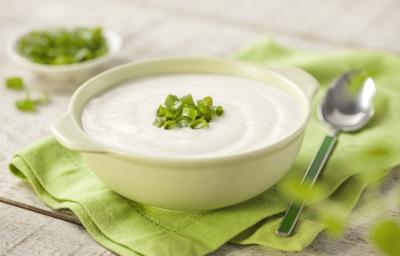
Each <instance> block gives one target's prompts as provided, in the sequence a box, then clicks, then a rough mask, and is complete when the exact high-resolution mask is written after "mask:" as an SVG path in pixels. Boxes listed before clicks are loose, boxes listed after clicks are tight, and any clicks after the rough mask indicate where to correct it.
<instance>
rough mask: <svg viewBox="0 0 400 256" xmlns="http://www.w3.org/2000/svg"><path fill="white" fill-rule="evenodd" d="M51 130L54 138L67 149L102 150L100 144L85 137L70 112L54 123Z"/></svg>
mask: <svg viewBox="0 0 400 256" xmlns="http://www.w3.org/2000/svg"><path fill="white" fill-rule="evenodd" d="M52 132H53V135H54V137H55V138H56V140H57V141H58V142H59V143H60V144H62V145H63V146H64V147H66V148H68V149H71V150H76V151H84V152H104V150H103V149H102V147H101V145H98V144H96V143H95V142H94V141H92V140H91V139H90V138H88V137H87V135H86V134H85V133H84V132H83V131H82V129H81V128H80V127H79V125H78V123H77V122H76V120H75V118H74V117H73V115H72V114H71V113H67V114H66V115H65V116H63V117H62V118H61V119H60V120H59V121H57V122H56V123H54V124H53V126H52Z"/></svg>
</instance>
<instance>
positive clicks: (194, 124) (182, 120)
mask: <svg viewBox="0 0 400 256" xmlns="http://www.w3.org/2000/svg"><path fill="white" fill-rule="evenodd" d="M196 103H197V104H196ZM196 103H195V101H194V100H193V97H192V95H191V94H188V95H185V96H183V97H180V98H178V97H177V96H176V95H173V94H169V95H168V96H167V97H166V98H165V100H164V104H163V105H160V106H159V107H158V108H157V111H156V119H155V120H154V121H153V125H154V126H156V127H159V128H161V127H163V128H164V129H166V130H169V129H174V128H177V127H179V128H183V127H190V128H192V129H202V128H205V127H207V126H208V123H209V122H211V120H213V118H214V117H215V116H221V115H223V113H224V109H223V108H222V107H221V106H213V99H212V97H210V96H206V97H204V98H203V99H201V100H197V101H196Z"/></svg>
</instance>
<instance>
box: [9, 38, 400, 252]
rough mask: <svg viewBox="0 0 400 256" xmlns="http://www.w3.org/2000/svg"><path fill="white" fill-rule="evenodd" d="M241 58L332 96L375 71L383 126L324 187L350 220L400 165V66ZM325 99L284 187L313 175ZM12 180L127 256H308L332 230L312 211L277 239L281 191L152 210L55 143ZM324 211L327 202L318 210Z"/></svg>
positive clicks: (342, 153) (48, 141) (334, 58)
mask: <svg viewBox="0 0 400 256" xmlns="http://www.w3.org/2000/svg"><path fill="white" fill-rule="evenodd" d="M238 58H240V59H242V60H245V61H249V62H252V63H258V64H260V65H265V64H267V65H280V66H281V65H291V66H297V67H300V68H303V69H305V70H307V71H308V72H310V73H311V74H312V75H314V76H315V77H316V78H317V79H318V80H319V82H320V83H321V85H322V87H326V86H327V85H328V84H329V83H330V82H331V81H332V80H333V79H334V78H335V77H336V76H338V75H339V74H340V73H342V72H343V71H346V70H348V69H351V68H359V69H363V70H366V71H368V72H369V73H370V74H371V75H372V76H373V77H374V78H375V79H376V83H377V86H378V88H377V96H376V100H375V104H376V116H375V117H374V118H373V120H371V122H370V123H369V124H368V125H367V126H366V128H365V129H364V130H362V132H358V133H352V134H345V133H343V134H341V135H340V138H339V142H338V145H337V147H336V149H335V152H334V154H333V155H332V157H331V159H330V161H329V163H328V166H327V168H326V169H325V171H324V173H323V175H322V177H321V179H320V181H319V182H320V184H324V185H325V187H326V188H327V189H326V191H325V192H324V194H323V196H322V197H321V199H322V198H323V197H328V196H329V198H330V199H332V200H335V201H336V202H340V203H341V204H342V206H343V209H345V211H346V212H347V213H350V211H351V209H352V208H353V206H354V204H355V203H356V201H357V199H358V197H359V195H360V194H361V192H362V191H363V189H364V188H365V187H366V186H367V185H368V183H369V182H371V178H369V177H371V175H372V176H373V177H381V176H383V175H385V174H386V173H387V172H388V171H389V170H390V169H391V168H392V167H394V166H396V165H398V164H399V163H400V154H399V153H398V152H399V149H400V136H399V135H398V133H399V131H400V114H399V111H400V72H399V71H400V58H398V57H396V56H392V55H389V54H386V53H378V52H368V51H361V50H358V51H341V52H329V53H311V52H300V51H294V50H289V49H285V48H282V47H280V46H279V45H276V44H275V43H273V42H272V41H265V42H262V43H259V44H258V45H255V46H253V47H251V48H250V49H248V50H245V51H244V52H242V53H241V54H239V55H238ZM323 93H324V89H323V90H321V91H320V92H319V94H318V95H317V98H316V99H315V100H314V103H313V104H314V111H313V115H312V118H311V121H310V124H309V126H308V128H307V131H306V135H305V139H304V144H303V146H302V149H301V152H300V154H299V157H298V159H297V160H296V162H295V164H294V166H293V167H292V168H291V170H290V172H289V173H288V175H287V176H285V178H284V179H290V177H293V176H294V177H301V176H302V175H303V173H304V171H305V170H306V168H307V166H308V164H309V162H310V161H311V160H312V158H313V156H314V154H315V153H316V151H317V149H318V147H319V145H320V143H321V142H322V139H323V137H324V135H325V134H326V133H327V132H328V130H327V129H326V127H325V126H324V125H323V124H321V123H320V121H318V119H317V117H316V114H315V112H316V111H315V109H316V106H317V104H318V102H320V99H321V96H322V95H323ZM10 170H11V171H12V172H13V173H14V174H15V175H16V176H17V177H19V178H21V179H23V180H25V181H27V182H29V183H30V184H31V185H32V187H33V189H34V190H35V192H36V194H37V195H38V197H40V198H41V199H42V200H43V201H44V202H46V203H47V204H48V205H49V206H50V207H52V208H55V209H60V208H68V209H70V210H72V211H73V212H74V213H75V214H76V215H77V216H78V218H79V219H80V220H81V222H82V223H83V225H84V226H85V228H86V229H87V231H88V232H89V233H90V234H91V236H92V237H93V238H94V239H95V240H96V241H98V242H99V243H100V244H102V245H103V246H105V247H106V248H108V249H110V250H112V251H114V252H116V253H118V254H121V255H174V256H179V255H192V256H196V255H204V254H207V253H209V252H212V251H214V250H216V249H217V248H218V247H220V246H222V245H223V244H224V243H226V242H228V241H231V242H233V243H238V244H259V245H263V246H267V247H271V248H276V249H280V250H285V251H300V250H302V249H303V248H304V247H305V246H307V245H309V244H310V243H311V242H312V240H313V239H314V238H315V237H316V236H317V234H318V233H319V232H321V231H322V230H323V229H324V225H323V224H322V223H320V222H318V221H317V220H316V219H314V218H313V215H312V214H311V213H310V212H307V211H306V212H305V213H304V214H303V215H302V219H301V221H300V223H299V225H298V228H297V230H296V234H295V235H294V236H293V237H290V238H279V237H276V236H275V235H274V232H275V230H276V228H277V226H278V224H279V222H280V219H281V217H282V213H283V212H284V210H285V209H286V208H287V206H288V201H287V200H286V199H285V198H283V197H282V196H281V195H280V194H279V193H278V191H277V189H276V187H273V188H271V189H269V190H267V191H266V192H264V193H263V194H261V195H259V196H257V197H256V198H253V199H251V200H249V201H247V202H244V203H242V204H239V205H236V206H232V207H229V208H225V209H222V210H218V211H215V212H211V213H204V214H176V213H169V212H163V211H159V210H155V209H152V208H148V207H144V206H142V205H140V204H137V203H135V202H133V201H130V200H128V199H125V198H123V197H121V196H119V195H117V194H116V193H114V192H112V191H111V190H109V189H108V188H106V187H105V186H104V185H103V184H102V183H101V182H100V181H99V180H98V179H97V178H96V176H95V175H94V174H93V173H92V172H91V171H90V170H89V168H88V167H87V166H86V164H85V163H84V162H83V161H82V158H81V156H80V154H79V153H77V152H72V151H69V150H67V149H65V148H64V147H62V146H61V145H60V144H58V143H57V142H56V141H55V140H54V138H51V137H49V138H45V139H43V140H41V141H39V142H37V143H35V144H33V145H31V146H29V147H28V148H26V149H24V150H22V151H20V152H19V153H18V154H16V155H15V157H14V159H13V160H12V163H11V164H10ZM227 178H229V177H227ZM321 203H323V200H322V201H321V200H319V201H318V202H316V204H321Z"/></svg>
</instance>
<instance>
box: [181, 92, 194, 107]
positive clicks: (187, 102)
mask: <svg viewBox="0 0 400 256" xmlns="http://www.w3.org/2000/svg"><path fill="white" fill-rule="evenodd" d="M180 100H181V101H182V103H183V104H184V105H187V106H193V105H194V101H193V97H192V94H188V95H186V96H183V97H182V98H181V99H180Z"/></svg>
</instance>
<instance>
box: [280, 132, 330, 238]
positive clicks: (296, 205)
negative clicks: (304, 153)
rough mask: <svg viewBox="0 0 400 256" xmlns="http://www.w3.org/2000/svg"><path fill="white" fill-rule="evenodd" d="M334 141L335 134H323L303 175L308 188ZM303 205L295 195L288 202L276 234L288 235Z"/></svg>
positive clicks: (327, 156) (313, 181) (319, 171)
mask: <svg viewBox="0 0 400 256" xmlns="http://www.w3.org/2000/svg"><path fill="white" fill-rule="evenodd" d="M335 143H336V135H332V136H330V135H328V136H325V139H324V141H323V142H322V145H321V146H320V148H319V150H318V153H317V155H316V156H315V158H314V160H313V161H312V163H311V164H310V166H309V167H308V170H307V172H306V174H305V175H304V177H303V180H302V185H304V186H308V187H309V188H310V189H311V188H312V186H313V185H314V183H315V181H316V180H317V178H318V176H319V174H320V173H321V170H322V169H323V167H324V165H325V163H326V162H327V160H328V158H329V155H330V154H331V152H332V150H333V147H334V146H335ZM303 207H304V200H303V201H301V200H299V199H298V198H297V197H295V198H294V199H293V201H292V203H291V204H290V206H289V208H288V210H287V211H286V213H285V216H284V217H283V220H282V222H281V225H280V226H279V228H278V230H277V231H276V234H277V235H278V236H290V235H291V233H292V231H293V229H294V227H295V226H296V223H297V220H298V218H299V216H300V213H301V211H302V210H303Z"/></svg>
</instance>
